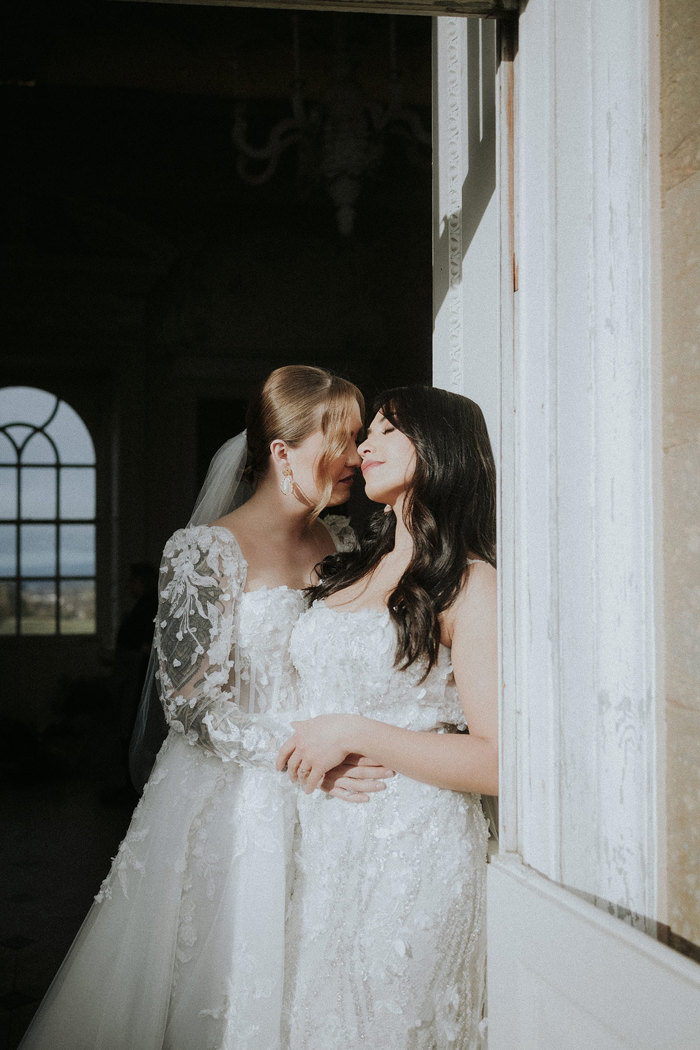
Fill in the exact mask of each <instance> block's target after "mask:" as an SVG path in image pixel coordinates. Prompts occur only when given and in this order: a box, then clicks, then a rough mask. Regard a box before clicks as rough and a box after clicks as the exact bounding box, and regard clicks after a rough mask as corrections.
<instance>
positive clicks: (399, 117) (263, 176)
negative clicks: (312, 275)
mask: <svg viewBox="0 0 700 1050" xmlns="http://www.w3.org/2000/svg"><path fill="white" fill-rule="evenodd" d="M351 17H352V16H351ZM291 18H292V54H293V62H294V73H293V80H292V85H291V98H290V101H291V111H292V115H291V116H289V117H286V118H284V119H282V120H280V121H278V122H277V123H276V124H275V125H274V126H273V127H272V128H271V129H270V131H269V135H268V138H267V142H266V143H265V145H263V146H254V145H252V144H251V143H250V142H249V141H248V137H247V121H246V115H245V108H244V105H243V104H242V103H239V104H238V105H237V106H236V110H235V118H234V124H233V129H232V137H233V142H234V145H235V147H236V150H237V160H236V170H237V173H238V175H239V176H240V178H241V179H243V180H244V181H245V182H247V183H250V184H253V185H256V184H258V185H259V184H261V183H265V182H269V180H270V179H272V178H273V176H274V174H275V172H276V170H277V165H278V163H279V160H280V158H281V156H282V154H283V153H285V151H286V150H288V149H291V148H292V147H296V150H297V158H296V161H297V162H296V169H297V185H298V187H299V188H300V190H302V191H308V189H309V187H310V186H311V185H312V184H313V183H315V182H319V181H320V182H322V183H323V185H324V187H325V189H326V192H327V193H328V195H329V197H330V198H331V200H332V202H333V204H334V206H335V211H336V222H337V226H338V230H339V232H340V233H341V234H342V235H343V236H344V237H349V236H350V235H351V234H352V232H353V229H354V226H355V217H356V207H357V201H358V198H359V196H360V192H361V189H362V183H363V181H364V179H365V178H366V176H367V175H368V174H370V173H371V172H373V171H376V169H377V168H378V166H379V163H380V161H381V159H382V157H383V155H384V149H385V142H386V138H387V136H388V135H395V136H400V137H402V138H403V139H405V140H407V141H408V142H409V143H410V145H411V147H412V149H411V150H409V151H408V153H407V158H408V159H409V160H410V161H411V162H412V163H424V164H425V163H429V158H430V152H429V151H430V146H431V136H430V130H426V129H425V127H424V126H423V123H422V121H421V118H420V116H419V114H418V113H417V112H416V111H415V110H413V109H411V108H409V107H406V106H404V104H403V98H402V86H401V74H400V71H399V62H398V56H397V42H396V19H395V18H394V17H393V16H392V17H390V18H389V19H388V23H389V33H388V55H387V62H388V71H389V89H388V97H387V99H386V101H385V102H376V101H372V100H370V99H368V98H367V97H366V95H365V92H364V91H363V89H362V87H361V85H360V83H359V81H358V79H357V76H356V72H355V70H356V67H357V64H358V62H357V58H356V56H355V55H354V54H353V52H352V49H351V47H350V43H349V40H348V32H347V26H348V22H347V17H343V16H342V15H335V16H334V34H333V35H334V45H333V52H334V60H333V75H332V82H331V84H330V86H329V89H328V91H327V93H326V95H325V97H324V98H322V99H321V100H319V101H318V102H310V101H307V100H305V98H304V90H303V89H304V82H303V78H302V47H301V39H300V29H299V16H298V15H297V14H293V15H292V16H291Z"/></svg>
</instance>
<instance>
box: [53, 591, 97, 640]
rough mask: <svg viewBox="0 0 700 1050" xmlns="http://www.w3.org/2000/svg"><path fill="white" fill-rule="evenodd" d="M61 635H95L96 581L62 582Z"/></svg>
mask: <svg viewBox="0 0 700 1050" xmlns="http://www.w3.org/2000/svg"><path fill="white" fill-rule="evenodd" d="M60 605H61V628H60V629H61V634H94V633H95V581H94V580H62V581H61V601H60Z"/></svg>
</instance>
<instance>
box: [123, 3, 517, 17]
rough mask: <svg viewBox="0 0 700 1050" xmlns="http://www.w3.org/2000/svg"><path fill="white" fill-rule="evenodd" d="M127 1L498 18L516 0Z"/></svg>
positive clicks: (513, 11) (513, 9) (511, 10)
mask: <svg viewBox="0 0 700 1050" xmlns="http://www.w3.org/2000/svg"><path fill="white" fill-rule="evenodd" d="M130 2H131V3H140V4H143V3H160V4H188V5H189V6H192V5H194V4H199V5H200V6H203V7H276V8H296V9H297V10H310V11H355V12H359V13H366V14H392V15H470V16H472V17H479V18H502V17H504V16H508V15H511V16H512V15H514V14H516V13H517V11H518V8H519V6H520V0H130Z"/></svg>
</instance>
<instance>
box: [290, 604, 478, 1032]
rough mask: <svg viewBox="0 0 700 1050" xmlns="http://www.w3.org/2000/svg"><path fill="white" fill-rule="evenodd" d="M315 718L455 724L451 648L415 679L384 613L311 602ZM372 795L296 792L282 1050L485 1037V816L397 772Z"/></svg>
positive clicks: (303, 660)
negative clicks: (351, 800)
mask: <svg viewBox="0 0 700 1050" xmlns="http://www.w3.org/2000/svg"><path fill="white" fill-rule="evenodd" d="M290 644H291V653H292V659H293V661H294V664H295V666H296V669H297V672H298V674H299V680H300V689H301V695H302V703H303V707H304V708H305V711H306V712H307V713H308V714H310V715H317V714H324V713H332V712H338V711H345V712H356V713H360V714H363V715H366V716H369V717H371V718H375V719H379V720H382V721H384V722H389V723H392V724H393V725H397V726H402V727H404V728H408V729H414V730H424V731H426V730H427V731H435V732H445V731H448V732H449V731H457V730H460V729H462V730H464V729H465V728H466V727H465V724H464V715H463V711H462V707H461V705H460V702H459V698H458V696H457V691H456V688H455V683H454V678H453V675H452V668H451V666H450V651H449V650H448V649H446V648H444V647H442V648H441V649H440V654H439V659H438V662H437V665H436V666H434V667H433V668H432V670H431V671H430V673H429V675H428V677H427V678H426V679H425V680H424V681H421V680H420V678H421V672H420V671H419V670H418V669H416V668H409V669H408V670H406V671H399V670H397V669H396V668H395V667H394V652H395V646H396V634H395V628H394V625H393V623H392V621H391V619H390V617H389V615H388V613H387V612H385V611H382V610H371V609H370V610H358V611H343V610H342V608H341V609H338V608H330V607H327V606H326V605H324V604H323V603H316V604H315V605H314V606H313V607H312V608H311V609H309V610H308V611H307V612H306V613H305V614H304V615H303V616H302V617H301V618H300V619H299V621H298V622H297V624H296V626H295V627H294V629H293V631H292V636H291V643H290ZM387 783H388V786H387V789H386V790H385V791H384V792H381V793H379V794H377V795H373V796H372V799H371V802H370V803H368V804H364V805H355V806H348V805H344V804H343V803H342V802H340V801H338V800H335V799H328V798H326V797H325V796H323V795H322V794H321V793H320V792H315V793H314V794H312V795H302V796H301V797H300V799H299V823H298V828H297V833H296V836H297V837H296V844H295V880H294V886H293V893H292V898H291V902H290V908H289V915H288V920H287V949H286V976H285V983H286V989H285V1005H284V1017H283V1021H284V1025H285V1036H284V1040H283V1041H284V1043H285V1045H286V1046H288V1048H289V1050H341V1048H342V1050H358V1048H359V1047H360V1046H365V1045H367V1046H376V1047H381V1050H475V1048H477V1047H481V1046H482V1045H484V1044H483V1041H482V1037H483V1029H484V1023H483V1021H482V1014H483V998H484V978H485V951H486V930H485V883H486V855H487V837H488V832H487V823H486V820H485V818H484V815H483V812H482V808H481V805H480V798H479V796H478V795H473V794H461V793H459V792H456V791H446V790H443V789H440V788H436V787H432V786H430V785H428V784H421V783H418V782H417V781H414V780H411V779H409V778H408V777H405V776H400V775H397V776H395V777H393V778H392V779H391V780H389V781H388V782H387Z"/></svg>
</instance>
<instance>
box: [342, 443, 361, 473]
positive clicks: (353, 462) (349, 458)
mask: <svg viewBox="0 0 700 1050" xmlns="http://www.w3.org/2000/svg"><path fill="white" fill-rule="evenodd" d="M345 459H346V465H347V466H348V467H359V465H360V463H361V462H362V460H361V459H360V451H359V449H358V447H357V445H356V444H355V442H354V441H351V442H350V444H349V445H348V450H347V453H346V456H345Z"/></svg>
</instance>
